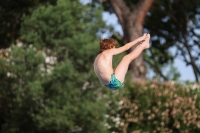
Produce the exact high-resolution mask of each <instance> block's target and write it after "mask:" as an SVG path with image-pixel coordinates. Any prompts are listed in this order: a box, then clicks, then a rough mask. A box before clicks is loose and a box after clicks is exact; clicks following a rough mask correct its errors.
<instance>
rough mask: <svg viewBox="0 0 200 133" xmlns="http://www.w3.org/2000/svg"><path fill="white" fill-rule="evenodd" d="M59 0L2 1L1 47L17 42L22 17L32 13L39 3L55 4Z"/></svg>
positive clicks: (0, 17) (0, 21)
mask: <svg viewBox="0 0 200 133" xmlns="http://www.w3.org/2000/svg"><path fill="white" fill-rule="evenodd" d="M56 1H57V0H6V1H0V9H1V10H0V28H1V31H0V42H1V46H0V48H7V47H9V46H10V44H11V43H15V41H16V39H17V38H18V37H19V32H20V29H21V22H22V20H21V17H22V15H23V14H24V13H25V14H31V13H32V12H33V11H34V10H35V9H36V8H37V6H39V5H46V4H47V3H49V4H55V3H56Z"/></svg>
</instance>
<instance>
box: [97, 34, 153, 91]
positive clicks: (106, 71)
mask: <svg viewBox="0 0 200 133" xmlns="http://www.w3.org/2000/svg"><path fill="white" fill-rule="evenodd" d="M149 39H150V34H144V35H143V36H142V37H139V38H137V39H135V40H134V41H132V42H130V43H127V44H126V45H124V46H122V47H119V48H116V46H117V44H116V43H115V41H114V40H112V39H104V40H101V41H100V42H99V44H100V51H99V54H98V55H97V57H96V59H95V61H94V71H95V73H96V75H97V77H98V78H99V80H100V81H101V83H102V84H104V85H105V86H106V87H108V88H110V89H111V90H117V89H119V88H120V87H121V86H122V85H123V82H124V78H125V75H126V73H127V71H128V66H129V64H130V62H131V61H132V60H134V59H135V58H137V57H138V56H139V55H140V53H141V52H142V51H143V50H144V49H146V48H149V46H150V45H149ZM137 43H140V44H139V45H138V46H137V47H136V48H135V49H134V50H133V51H132V52H131V53H129V54H127V55H125V56H124V57H123V58H122V60H121V62H120V63H119V64H118V66H117V67H116V68H115V70H113V67H112V59H113V56H114V55H117V54H120V53H122V52H124V51H126V50H128V49H130V48H131V47H132V46H134V45H135V44H137Z"/></svg>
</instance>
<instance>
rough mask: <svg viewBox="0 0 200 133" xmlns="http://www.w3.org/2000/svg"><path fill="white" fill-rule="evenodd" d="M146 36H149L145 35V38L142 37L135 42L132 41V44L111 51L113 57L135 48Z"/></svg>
mask: <svg viewBox="0 0 200 133" xmlns="http://www.w3.org/2000/svg"><path fill="white" fill-rule="evenodd" d="M146 35H147V34H146V33H145V34H144V35H143V36H141V37H139V38H137V39H135V40H134V41H132V42H129V43H127V44H126V45H124V46H122V47H119V48H114V49H112V50H111V53H112V55H116V54H120V53H122V52H124V51H126V50H128V49H130V48H131V47H133V46H134V45H135V44H137V43H138V42H140V41H143V40H144V39H145V37H146Z"/></svg>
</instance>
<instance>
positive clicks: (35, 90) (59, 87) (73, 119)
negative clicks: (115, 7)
mask: <svg viewBox="0 0 200 133" xmlns="http://www.w3.org/2000/svg"><path fill="white" fill-rule="evenodd" d="M23 20H24V23H23V26H22V30H21V35H22V36H21V40H22V41H23V43H20V42H19V43H18V44H17V45H16V46H15V45H12V46H11V47H10V48H8V49H6V50H2V51H1V52H0V55H1V56H0V66H1V67H0V75H1V77H0V112H1V113H0V114H1V115H0V132H2V133H35V132H37V133H40V132H41V133H66V132H68V131H71V130H75V129H79V128H81V129H82V132H87V133H101V132H102V133H105V132H106V131H105V130H104V126H103V123H104V121H103V120H104V114H105V111H106V109H105V101H104V99H103V94H104V93H107V92H106V91H104V92H101V89H102V88H101V87H98V86H100V84H99V81H98V79H97V77H96V76H95V74H94V72H93V66H92V65H93V60H94V58H95V55H96V53H97V52H98V50H97V49H98V40H97V38H98V36H97V32H99V33H100V29H101V28H103V27H104V23H103V21H102V19H101V9H94V8H90V7H88V6H83V5H81V3H79V1H70V0H69V1H66V0H59V1H58V3H57V4H56V5H55V6H52V5H48V6H41V7H39V8H38V9H37V10H35V11H34V13H33V14H32V15H31V16H25V15H24V17H23ZM99 33H98V34H99Z"/></svg>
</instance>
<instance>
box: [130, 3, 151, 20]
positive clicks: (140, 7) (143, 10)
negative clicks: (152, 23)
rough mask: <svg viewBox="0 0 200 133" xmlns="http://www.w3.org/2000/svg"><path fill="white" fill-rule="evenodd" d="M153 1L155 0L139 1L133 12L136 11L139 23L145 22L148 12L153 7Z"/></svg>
mask: <svg viewBox="0 0 200 133" xmlns="http://www.w3.org/2000/svg"><path fill="white" fill-rule="evenodd" d="M153 2H154V0H140V1H139V2H138V3H137V5H136V7H135V9H134V10H133V12H134V13H136V16H138V18H137V21H138V22H139V23H141V24H143V22H144V19H145V17H146V14H147V12H148V11H149V9H150V8H151V6H152V4H153Z"/></svg>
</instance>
